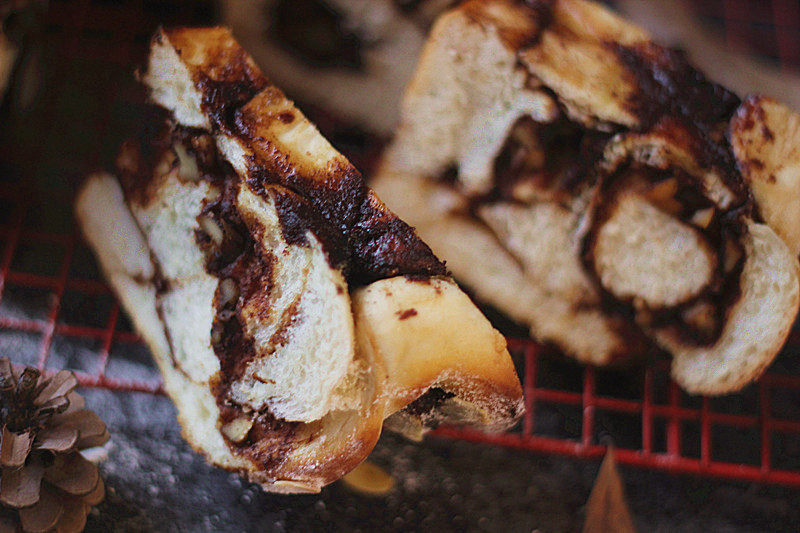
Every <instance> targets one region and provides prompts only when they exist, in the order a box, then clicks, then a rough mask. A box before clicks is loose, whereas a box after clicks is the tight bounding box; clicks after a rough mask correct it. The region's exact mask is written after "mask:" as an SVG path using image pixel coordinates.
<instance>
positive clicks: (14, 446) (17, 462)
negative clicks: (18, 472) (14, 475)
mask: <svg viewBox="0 0 800 533" xmlns="http://www.w3.org/2000/svg"><path fill="white" fill-rule="evenodd" d="M2 439H3V441H2V442H1V443H0V464H1V465H2V466H4V467H6V468H19V467H21V466H22V465H24V464H25V459H26V458H27V457H28V454H29V453H30V451H31V444H32V442H33V435H32V434H31V433H30V432H25V433H14V432H13V431H11V430H9V429H8V428H7V427H5V426H4V427H3V437H2Z"/></svg>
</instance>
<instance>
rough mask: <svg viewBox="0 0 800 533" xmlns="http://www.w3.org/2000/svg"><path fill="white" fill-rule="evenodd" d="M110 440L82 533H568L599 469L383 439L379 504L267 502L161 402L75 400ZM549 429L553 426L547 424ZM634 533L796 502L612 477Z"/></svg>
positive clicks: (749, 489) (699, 484)
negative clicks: (200, 446)
mask: <svg viewBox="0 0 800 533" xmlns="http://www.w3.org/2000/svg"><path fill="white" fill-rule="evenodd" d="M85 392H86V396H87V405H88V406H89V407H91V408H92V409H94V410H96V411H97V412H98V414H100V416H102V417H103V418H104V419H105V420H106V422H107V423H108V425H109V429H110V431H111V434H112V439H111V443H110V444H109V446H108V450H107V454H106V455H107V458H106V459H105V460H104V461H103V462H102V463H101V465H100V470H101V472H102V474H103V476H104V478H105V480H106V484H107V486H108V487H109V490H108V492H109V494H108V498H107V500H106V501H105V502H104V503H103V504H101V505H100V508H99V510H98V512H96V513H94V514H93V515H90V517H89V522H88V526H87V531H89V532H100V531H103V532H106V531H113V532H128V531H131V532H133V531H137V532H138V531H159V532H160V531H164V532H183V531H215V532H216V531H226V532H227V531H231V532H233V531H248V532H249V531H253V532H255V531H320V530H325V531H442V532H444V531H498V532H503V533H512V532H514V533H516V532H520V533H522V532H530V531H534V530H538V531H541V532H543V533H545V532H548V533H549V532H556V533H557V532H570V531H579V530H580V527H581V526H582V523H583V518H584V513H585V503H586V500H587V498H588V496H589V492H590V490H591V486H592V483H593V481H594V477H595V475H596V473H597V470H598V467H599V464H597V463H592V462H590V463H586V462H578V461H572V460H566V459H562V458H558V457H545V456H540V455H535V454H531V453H528V452H519V451H514V450H508V449H502V448H495V447H490V446H485V445H478V444H470V443H466V442H454V441H449V440H443V439H439V438H433V437H428V438H427V439H426V440H425V441H424V442H423V443H422V444H414V443H409V442H407V441H404V440H403V439H401V438H399V437H396V436H393V435H389V434H386V435H384V436H383V437H382V438H381V441H380V443H379V444H378V446H377V447H376V448H375V451H374V452H373V453H372V455H371V456H370V460H371V461H372V462H374V463H376V464H378V465H380V466H381V467H383V468H385V469H386V470H387V471H388V472H389V473H391V474H392V476H393V477H394V479H395V488H394V489H393V490H392V492H390V493H389V494H387V495H386V496H382V497H368V496H363V495H359V494H356V493H354V492H352V491H351V490H349V489H348V488H347V487H346V486H345V485H343V484H342V483H336V484H334V485H332V486H330V487H328V488H326V489H325V490H324V491H323V492H322V493H321V494H318V495H299V496H281V495H275V494H266V493H264V492H263V491H261V490H260V489H259V488H258V487H257V486H255V485H252V484H250V483H247V482H246V481H243V480H242V479H241V478H240V477H239V476H237V475H235V474H229V473H226V472H223V471H221V470H218V469H214V468H211V467H209V466H208V465H206V464H205V462H204V461H203V459H202V458H201V457H200V456H199V455H197V454H195V453H193V452H192V451H191V450H190V449H189V447H188V446H187V445H186V444H185V443H184V442H183V441H182V439H181V438H180V435H179V430H178V423H177V421H176V420H175V412H174V408H173V407H172V405H171V403H170V402H169V400H168V399H166V398H163V397H152V396H149V395H142V394H135V393H120V394H112V393H109V392H105V391H92V390H89V391H85ZM547 422H548V423H553V422H555V419H554V418H553V417H552V416H550V417H548V421H547ZM621 472H622V476H623V479H624V480H625V483H626V491H627V494H628V499H629V502H630V506H631V510H632V512H633V515H634V521H635V523H636V525H637V527H638V528H639V531H643V532H644V531H655V532H662V531H663V532H667V531H686V532H699V533H704V532H707V531H727V532H738V531H742V532H744V531H755V532H757V531H765V532H766V531H796V530H797V526H798V524H800V511H799V509H800V494H798V493H796V492H792V491H788V490H786V489H782V488H777V487H763V486H759V485H751V486H747V485H745V484H741V483H721V482H710V481H708V480H702V479H694V478H689V477H670V476H666V475H663V474H655V473H648V472H642V471H639V470H632V469H622V470H621Z"/></svg>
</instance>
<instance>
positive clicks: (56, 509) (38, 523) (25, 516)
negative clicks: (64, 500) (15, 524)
mask: <svg viewBox="0 0 800 533" xmlns="http://www.w3.org/2000/svg"><path fill="white" fill-rule="evenodd" d="M63 513H64V506H63V505H61V502H60V501H59V500H58V498H57V497H56V496H55V495H54V494H53V493H51V492H50V491H48V490H47V489H44V488H42V494H41V497H40V498H39V501H38V502H37V503H36V504H35V505H32V506H31V507H26V508H25V509H20V511H19V519H20V522H22V529H23V530H24V531H26V532H30V533H34V532H35V533H38V532H42V533H44V532H45V531H50V530H51V529H53V528H54V527H55V525H56V524H57V523H58V520H59V519H60V518H61V515H62V514H63Z"/></svg>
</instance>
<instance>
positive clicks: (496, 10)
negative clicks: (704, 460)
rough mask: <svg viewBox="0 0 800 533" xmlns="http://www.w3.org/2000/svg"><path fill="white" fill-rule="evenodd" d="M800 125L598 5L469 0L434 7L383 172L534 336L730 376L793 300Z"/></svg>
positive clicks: (767, 339)
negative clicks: (654, 355)
mask: <svg viewBox="0 0 800 533" xmlns="http://www.w3.org/2000/svg"><path fill="white" fill-rule="evenodd" d="M431 117H436V119H435V120H433V119H431ZM798 124H800V116H798V115H797V114H796V113H794V112H792V111H790V110H789V109H787V108H785V107H784V106H781V105H780V104H778V103H776V102H774V101H772V100H769V99H766V98H763V97H750V98H748V99H747V100H745V102H744V103H742V102H740V100H739V99H738V97H737V96H736V95H734V94H733V93H731V92H730V91H728V90H726V89H725V88H724V87H721V86H720V85H717V84H715V83H713V82H711V81H709V80H707V79H706V78H705V77H704V76H703V74H702V73H701V72H699V71H697V70H696V69H695V68H693V67H692V65H691V64H690V63H689V61H688V60H687V58H686V57H685V56H684V55H683V54H681V53H680V52H678V51H675V50H671V49H668V48H664V47H662V46H659V45H658V44H655V43H653V42H652V41H651V40H650V37H649V36H648V35H647V33H646V32H644V31H643V30H641V29H639V28H636V27H635V26H633V25H631V24H629V23H627V22H625V21H623V20H621V19H619V18H618V17H617V16H616V15H614V14H613V13H612V12H611V11H609V10H607V9H606V8H604V7H602V6H600V5H598V4H595V3H592V2H587V1H584V0H554V1H553V2H548V3H537V4H536V5H535V7H534V6H531V5H530V4H528V3H525V2H521V1H519V2H518V1H513V0H489V1H486V2H478V1H474V2H465V3H464V4H462V5H461V6H459V7H458V8H457V9H455V10H453V11H451V12H448V13H447V14H445V15H443V16H442V17H441V18H440V19H439V20H438V21H437V22H436V24H435V25H434V28H433V30H432V32H431V35H430V38H429V40H428V42H427V43H426V45H425V48H424V52H423V55H422V58H421V61H420V63H419V65H418V68H417V72H416V74H415V76H414V78H413V79H412V82H411V84H410V85H409V88H408V90H407V92H406V95H405V99H404V103H403V106H402V112H401V123H400V126H399V128H398V130H397V134H396V136H395V138H394V140H393V142H392V144H391V145H390V147H389V148H388V150H387V151H386V153H385V154H384V157H383V160H382V163H381V166H380V168H379V170H378V172H377V175H376V176H375V178H374V180H373V181H372V182H371V184H372V186H373V187H374V188H375V189H376V191H377V192H378V193H379V194H380V195H381V197H382V198H384V199H386V201H387V202H389V205H390V206H391V207H392V208H393V209H395V210H396V211H397V212H398V214H400V215H401V216H402V217H403V218H404V219H405V220H407V221H408V222H409V223H411V224H414V225H415V226H416V227H417V231H418V232H419V234H420V235H421V236H422V237H423V238H424V239H425V240H426V242H428V243H429V244H431V246H432V247H433V249H434V250H435V251H436V252H437V253H438V254H439V255H440V256H441V257H443V258H445V259H446V260H447V264H448V267H449V268H450V269H451V270H452V272H453V273H454V275H455V276H456V277H457V278H458V279H460V280H461V281H462V282H463V283H465V284H466V285H467V286H469V287H470V288H471V289H472V290H473V291H474V293H475V294H476V295H477V297H478V298H479V299H481V300H483V301H485V302H487V303H490V304H492V305H494V306H495V307H497V308H499V309H500V310H502V311H504V312H505V313H507V314H508V315H509V316H510V317H511V318H513V319H515V320H517V321H520V322H522V323H523V324H527V325H528V326H530V330H531V334H532V335H533V336H534V337H535V338H537V339H539V340H540V341H543V342H547V343H551V344H554V345H556V346H558V347H559V348H560V349H561V350H562V351H563V352H564V353H565V354H567V355H570V356H572V357H575V358H576V359H578V360H580V361H584V362H588V363H592V364H609V363H614V362H616V361H620V360H624V359H628V358H632V357H639V358H641V357H643V356H645V355H646V354H647V353H649V352H654V351H660V350H664V351H666V352H668V353H670V354H672V355H673V356H674V357H675V363H674V365H673V375H674V376H675V378H676V379H677V380H678V381H679V383H680V384H681V385H683V386H684V387H685V388H686V389H687V390H689V391H690V392H695V393H708V394H723V393H725V392H730V391H733V390H737V389H739V388H741V387H743V386H744V385H746V384H747V383H749V382H751V381H752V380H753V379H755V378H757V377H758V375H759V374H760V372H761V371H763V369H764V368H765V367H766V366H767V365H768V364H769V363H770V362H771V361H772V360H773V358H774V357H775V356H776V354H777V353H778V351H779V349H780V347H781V346H782V344H783V342H784V340H785V338H786V335H787V332H788V329H787V328H786V327H784V326H786V324H787V322H788V323H791V321H792V320H793V318H794V316H795V315H796V313H797V305H798V304H797V296H796V294H797V285H798V278H797V259H796V257H793V256H796V255H797V250H798V249H800V242H798V240H797V230H796V228H795V226H798V224H795V223H794V222H793V221H795V219H796V218H797V217H796V215H797V213H795V211H797V209H796V208H797V206H798V205H800V191H796V190H795V189H796V185H797V183H798V176H800V172H798V168H800V167H798V166H797V164H796V161H795V160H796V159H797V157H796V156H797V146H800V130H798V128H797V125H798ZM796 167H798V168H796ZM762 222H763V224H762ZM776 235H777V237H776ZM778 237H779V238H780V239H783V241H784V242H785V244H786V245H788V247H789V250H790V251H791V253H790V254H788V255H787V253H786V250H785V249H782V248H781V247H780V246H776V239H778ZM767 243H768V244H767ZM470 248H473V249H481V250H482V251H483V252H482V253H470ZM490 248H491V249H493V250H494V251H493V252H492V253H487V252H486V250H488V249H490ZM759 254H761V256H763V255H765V254H766V255H769V256H770V257H769V258H766V257H760V256H759ZM501 257H502V259H495V258H501ZM489 258H491V259H489ZM490 263H491V264H490ZM766 263H769V264H770V265H772V266H773V267H774V268H776V269H777V270H775V271H774V272H772V273H771V274H769V273H768V270H767V269H764V268H761V267H757V266H754V265H763V264H766ZM759 276H760V278H759ZM765 276H766V277H765ZM768 280H780V283H778V284H777V285H774V286H773V285H769V281H768ZM504 284H506V285H508V286H509V287H513V290H508V291H504V290H502V286H503V285H504ZM767 285H769V287H771V289H774V290H773V292H770V291H768V290H767V289H766V287H767ZM776 287H779V288H776ZM756 294H758V295H761V296H758V297H757V296H755V295H756ZM533 295H535V296H536V301H537V302H538V304H536V309H533V308H532V307H533V306H534V304H532V303H531V301H532V300H531V299H530V298H532V297H533ZM759 298H760V299H759ZM529 307H530V308H529ZM747 313H755V314H754V315H751V316H750V317H749V318H745V316H746V314H747ZM747 320H750V321H752V322H753V323H763V324H765V326H764V328H762V329H761V330H760V331H759V332H752V333H747V331H748V330H747V328H745V329H744V330H742V329H741V328H740V327H739V326H735V325H736V324H743V323H745V322H746V321H747ZM766 324H770V326H769V327H766ZM755 346H758V348H755ZM745 354H746V355H745ZM689 361H693V363H689ZM711 362H713V364H716V365H718V366H719V369H717V370H715V371H713V372H711V371H704V372H701V375H702V377H701V378H698V377H697V374H695V375H693V376H689V375H688V374H689V373H690V372H692V371H693V369H694V370H696V369H698V368H699V365H701V364H712V363H711Z"/></svg>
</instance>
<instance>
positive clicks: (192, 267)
mask: <svg viewBox="0 0 800 533" xmlns="http://www.w3.org/2000/svg"><path fill="white" fill-rule="evenodd" d="M142 80H143V82H144V83H145V84H146V86H147V87H148V89H149V90H150V94H151V98H152V100H153V102H154V103H155V104H157V105H158V106H159V107H160V108H162V109H163V110H164V111H162V113H164V112H165V113H166V115H168V117H167V120H166V121H164V120H162V121H161V122H160V123H159V124H157V125H156V126H159V125H160V131H159V133H157V134H152V133H151V134H148V135H144V136H142V137H141V138H140V139H139V140H138V141H135V142H130V143H127V144H126V145H125V146H124V147H123V149H122V151H121V153H120V157H119V158H118V169H117V173H118V177H115V176H112V175H111V174H107V173H103V174H96V175H93V176H91V177H90V178H89V179H88V180H87V181H86V183H85V184H84V186H83V188H82V189H81V192H80V193H79V195H78V199H77V202H76V214H77V217H78V220H79V222H80V224H81V227H82V228H83V231H84V235H85V236H86V238H87V240H88V241H89V243H90V245H91V246H92V247H93V249H94V250H95V252H96V254H97V256H98V259H99V261H100V264H101V266H102V268H103V271H104V273H105V274H106V277H107V278H108V280H109V282H110V283H111V284H112V286H113V288H114V290H115V291H116V292H117V294H118V295H119V297H120V300H121V302H122V304H123V306H124V307H125V308H126V310H127V311H128V313H129V314H130V315H131V316H132V319H133V321H134V323H135V324H136V326H137V329H138V330H139V331H140V332H141V334H142V336H143V337H144V338H145V340H146V341H147V342H148V344H149V345H150V347H151V350H152V351H153V354H154V356H155V358H156V361H157V362H158V364H159V367H160V368H161V371H162V374H163V376H164V386H165V389H166V390H167V392H168V393H169V394H170V397H171V398H172V399H173V401H174V402H175V404H176V406H177V407H178V411H179V419H180V421H181V425H182V428H183V433H184V436H185V438H186V439H187V441H188V442H189V443H190V444H191V445H192V446H193V447H194V448H195V449H196V450H197V451H199V452H201V453H203V454H204V455H205V456H206V457H207V458H208V460H209V461H210V462H211V463H213V464H215V465H218V466H221V467H223V468H226V469H229V470H233V471H237V472H240V473H241V474H243V475H246V476H247V477H248V478H249V479H251V480H253V481H256V482H259V483H261V484H262V485H263V486H264V487H265V488H266V489H268V490H273V491H279V492H297V491H317V490H319V489H320V488H321V487H322V486H324V485H325V484H327V483H330V482H332V481H334V480H336V479H338V478H340V477H341V476H342V475H344V474H345V473H346V472H348V471H349V470H350V469H352V468H354V467H355V466H356V465H357V464H358V463H359V462H361V461H362V460H363V459H364V458H365V457H366V456H367V455H368V454H369V452H370V450H371V449H372V447H373V446H374V445H375V442H376V441H377V439H378V436H379V435H380V432H381V428H382V425H383V421H384V420H385V419H387V418H389V417H391V416H392V415H394V417H393V420H394V421H397V420H403V421H404V424H397V423H392V424H390V425H392V426H393V427H395V428H398V429H401V430H403V431H404V432H406V433H407V434H408V435H409V436H411V437H415V438H416V437H419V436H420V435H421V433H422V432H423V431H424V430H426V429H427V428H429V427H432V426H434V425H435V424H437V423H440V422H442V421H449V422H452V423H470V424H475V425H479V426H482V427H484V428H486V429H490V430H499V429H504V428H507V427H508V426H510V425H512V424H513V423H515V421H516V420H517V419H518V417H519V416H520V414H521V412H522V392H521V387H520V384H519V380H518V378H517V377H516V373H515V371H514V366H513V363H512V361H511V358H510V356H509V354H508V351H507V349H506V346H505V339H504V338H503V337H502V336H501V335H500V334H499V333H498V332H497V331H496V330H494V329H493V328H492V327H491V325H490V324H489V322H488V321H487V320H486V318H484V317H483V316H482V315H481V314H480V312H479V311H478V310H477V309H476V308H475V307H474V305H473V304H472V303H471V301H470V300H469V298H468V297H467V296H466V295H464V294H463V293H462V292H461V291H460V289H459V288H458V287H457V285H456V284H455V283H454V282H453V280H452V279H451V278H449V277H448V275H447V273H446V270H445V268H444V265H443V264H442V263H441V262H440V261H439V260H438V259H437V258H436V257H435V256H434V255H433V253H432V252H431V251H430V249H429V248H428V247H427V245H426V244H425V243H423V242H422V241H421V240H420V239H419V238H418V237H417V235H416V233H415V232H414V231H413V229H412V228H411V227H409V226H408V225H407V224H405V223H404V222H403V221H402V220H400V219H399V218H397V217H396V216H395V215H394V214H393V213H392V212H391V211H389V210H388V209H387V208H386V207H385V206H384V205H383V204H382V203H381V201H380V200H379V199H378V197H377V196H376V195H375V194H374V193H373V192H372V191H371V190H369V189H368V188H367V187H366V185H365V184H364V182H363V180H362V178H361V176H360V175H359V174H358V172H357V171H356V170H355V169H354V168H353V167H352V166H351V165H350V163H349V162H348V161H347V160H346V159H345V158H344V157H343V156H341V155H340V154H339V153H338V152H336V150H334V149H333V147H331V146H330V144H329V143H328V142H327V141H326V140H325V139H324V138H323V137H322V136H321V135H320V134H319V133H318V132H317V130H316V128H314V126H313V125H312V124H310V123H309V122H308V121H307V120H306V118H305V117H304V116H303V115H302V113H301V112H300V111H299V110H298V109H296V108H295V107H294V106H293V104H292V103H291V102H290V101H289V100H288V99H286V97H285V96H284V95H283V94H282V93H281V92H280V91H279V90H278V89H277V88H275V87H274V86H272V85H270V84H269V82H268V81H267V79H266V78H265V77H264V76H263V75H262V74H261V72H260V71H259V70H258V69H257V67H255V64H254V63H253V61H252V59H251V58H250V57H249V56H248V55H247V54H246V53H245V52H244V50H242V48H241V47H239V45H238V44H237V43H236V42H235V41H234V39H233V37H232V36H231V34H230V32H229V31H228V30H226V29H224V28H207V29H179V30H161V31H160V32H159V33H158V34H157V35H156V36H155V37H154V39H153V42H152V46H151V54H150V59H149V63H148V67H147V70H146V72H145V73H144V75H143V76H142ZM151 129H159V128H158V127H156V128H151ZM97 206H103V207H102V208H100V209H98V207H97ZM465 332H468V334H465Z"/></svg>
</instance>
